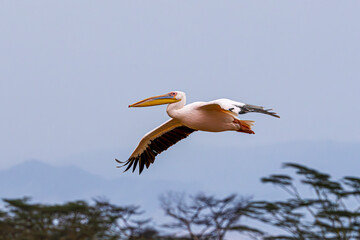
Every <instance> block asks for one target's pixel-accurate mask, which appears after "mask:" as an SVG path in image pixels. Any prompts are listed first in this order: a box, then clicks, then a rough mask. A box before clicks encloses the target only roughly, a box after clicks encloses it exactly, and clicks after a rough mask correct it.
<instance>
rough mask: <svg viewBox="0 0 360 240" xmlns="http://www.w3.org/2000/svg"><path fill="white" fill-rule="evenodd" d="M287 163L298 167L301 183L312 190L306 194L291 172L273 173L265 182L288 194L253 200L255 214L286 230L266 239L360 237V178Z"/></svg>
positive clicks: (345, 239)
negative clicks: (275, 198)
mask: <svg viewBox="0 0 360 240" xmlns="http://www.w3.org/2000/svg"><path fill="white" fill-rule="evenodd" d="M284 167H286V168H291V169H294V170H295V171H296V174H297V175H298V177H299V178H300V179H299V180H300V183H301V184H302V185H305V186H307V187H310V189H311V190H312V193H313V194H312V196H309V197H304V194H301V193H300V191H299V188H298V187H297V186H296V183H295V180H294V179H293V178H292V177H290V176H289V175H270V176H269V177H265V178H262V182H263V183H272V184H274V185H275V186H278V187H280V188H281V189H283V190H284V191H286V192H287V193H288V194H289V198H288V199H286V200H284V201H273V202H271V201H258V202H253V203H252V207H253V208H254V212H253V214H252V217H253V218H255V219H258V220H260V221H262V222H264V223H267V224H270V225H272V226H274V227H276V228H279V229H281V230H284V231H285V232H287V233H286V234H280V235H268V236H266V237H265V239H298V240H299V239H300V240H302V239H304V240H305V239H325V240H327V239H334V240H335V239H336V240H351V239H360V178H357V177H343V178H342V179H340V180H339V181H335V180H332V179H331V177H330V175H328V174H326V173H321V172H319V171H317V170H314V169H311V168H308V167H306V166H303V165H300V164H294V163H286V164H284Z"/></svg>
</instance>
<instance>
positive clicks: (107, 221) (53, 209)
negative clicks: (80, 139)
mask: <svg viewBox="0 0 360 240" xmlns="http://www.w3.org/2000/svg"><path fill="white" fill-rule="evenodd" d="M3 201H4V202H5V203H6V206H5V208H6V210H7V211H6V212H3V211H1V212H0V239H4V240H5V239H14V240H17V239H26V240H33V239H34V240H35V239H36V240H38V239H40V240H41V239H46V240H49V239H64V240H65V239H66V240H72V239H74V240H75V239H78V240H85V239H86V240H87V239H99V240H100V239H110V240H111V239H113V240H115V239H139V240H140V239H144V238H142V237H144V236H147V237H149V236H150V235H149V234H150V233H151V234H152V236H155V235H156V234H157V232H156V231H155V230H152V229H151V228H149V227H148V226H147V223H149V221H150V220H149V219H145V220H144V219H141V218H139V216H140V215H141V214H142V212H141V211H139V207H137V206H125V207H120V206H116V205H114V204H111V203H109V202H108V201H106V200H101V199H97V200H95V204H93V205H90V204H88V203H87V202H85V201H73V202H67V203H65V204H62V205H60V204H54V205H49V204H33V203H30V199H29V198H22V199H4V200H3ZM147 239H151V238H147Z"/></svg>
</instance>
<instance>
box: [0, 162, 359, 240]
mask: <svg viewBox="0 0 360 240" xmlns="http://www.w3.org/2000/svg"><path fill="white" fill-rule="evenodd" d="M284 167H285V168H288V169H292V170H295V174H296V176H289V175H283V174H282V175H279V174H273V175H270V176H268V177H265V178H262V182H263V183H265V184H268V183H271V184H273V185H275V186H277V187H280V189H282V190H284V191H286V192H287V193H288V195H289V197H288V198H287V199H281V200H278V201H253V200H251V199H249V198H240V197H238V196H237V195H235V194H232V195H229V196H227V197H225V198H216V197H214V196H211V195H206V194H203V193H202V194H197V195H195V196H190V197H186V196H185V195H184V194H179V193H169V194H167V195H163V196H162V197H161V199H160V202H161V207H162V209H163V210H164V213H165V215H166V216H168V217H169V218H170V221H169V222H168V223H167V224H164V225H163V226H162V228H157V229H155V228H154V227H150V226H152V225H153V224H152V225H150V223H151V221H150V219H144V218H142V217H141V216H142V214H143V212H142V211H140V208H139V207H138V206H133V205H130V206H118V205H115V204H112V203H110V202H109V201H107V200H104V199H94V201H93V202H92V204H89V203H88V202H85V201H73V202H67V203H64V204H39V203H31V201H30V199H29V198H21V199H3V202H4V203H5V208H4V209H3V210H0V240H8V239H11V240H20V239H21V240H55V239H56V240H75V239H76V240H105V239H106V240H108V239H109V240H120V239H121V240H122V239H124V240H192V239H193V240H215V239H216V240H223V239H225V237H226V234H227V233H229V232H236V233H239V234H242V235H244V234H245V235H247V236H250V237H251V238H253V239H265V240H273V239H274V240H275V239H280V240H281V239H282V240H290V239H291V240H295V239H296V240H313V239H314V240H315V239H316V240H317V239H319V240H320V239H321V240H333V239H334V240H355V239H360V178H358V177H354V176H346V177H343V178H341V179H340V180H337V181H336V180H333V179H332V178H331V176H330V175H329V174H326V173H322V172H319V171H317V170H315V169H311V168H308V167H306V166H303V165H300V164H295V163H286V164H284ZM299 186H300V187H299ZM304 187H306V188H309V189H310V190H311V194H309V193H307V194H305V195H304V194H303V193H301V191H300V189H304ZM244 220H247V221H246V223H249V221H248V220H250V222H251V223H253V222H254V220H255V221H260V222H261V223H263V224H266V225H268V226H272V227H275V228H276V231H275V232H277V233H279V234H271V233H265V232H264V231H262V230H259V229H257V228H255V227H254V225H249V224H247V225H245V224H244V222H245V221H244ZM255 226H259V224H257V225H255ZM159 229H167V231H170V232H171V234H164V233H163V232H161V231H160V230H159Z"/></svg>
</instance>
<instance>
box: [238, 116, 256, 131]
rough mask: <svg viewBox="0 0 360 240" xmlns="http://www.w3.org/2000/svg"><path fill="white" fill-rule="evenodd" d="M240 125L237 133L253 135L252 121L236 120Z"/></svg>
mask: <svg viewBox="0 0 360 240" xmlns="http://www.w3.org/2000/svg"><path fill="white" fill-rule="evenodd" d="M236 122H237V123H238V124H239V125H240V129H239V130H237V131H238V132H243V133H248V134H255V132H254V131H253V130H251V127H252V126H254V121H251V120H238V119H237V121H236Z"/></svg>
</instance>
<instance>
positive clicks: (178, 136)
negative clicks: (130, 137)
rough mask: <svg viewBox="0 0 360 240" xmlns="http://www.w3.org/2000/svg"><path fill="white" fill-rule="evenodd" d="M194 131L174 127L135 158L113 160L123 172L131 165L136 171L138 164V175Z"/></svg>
mask: <svg viewBox="0 0 360 240" xmlns="http://www.w3.org/2000/svg"><path fill="white" fill-rule="evenodd" d="M194 131H196V130H195V129H192V128H188V127H186V126H180V127H176V128H174V129H172V130H170V131H168V132H165V133H163V134H162V135H160V136H158V137H157V138H155V139H153V140H151V141H150V143H149V144H148V146H147V147H146V149H145V150H144V151H143V152H142V153H141V154H139V155H138V156H136V157H131V158H129V159H128V160H127V161H125V162H121V161H119V160H117V159H115V160H116V161H117V162H118V163H120V164H122V165H121V166H118V167H125V166H127V165H128V166H127V168H126V169H125V171H124V172H126V171H127V170H129V169H130V168H131V166H132V165H133V170H132V171H133V172H134V171H135V169H136V166H137V164H138V163H139V174H141V172H142V171H143V170H144V166H146V168H148V167H149V166H150V164H151V163H154V160H155V157H156V156H157V155H158V154H160V153H161V152H163V151H165V150H167V149H168V148H169V147H171V146H172V145H174V144H175V143H177V142H179V141H180V140H182V139H184V138H186V137H187V136H189V135H190V134H191V133H193V132H194Z"/></svg>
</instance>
